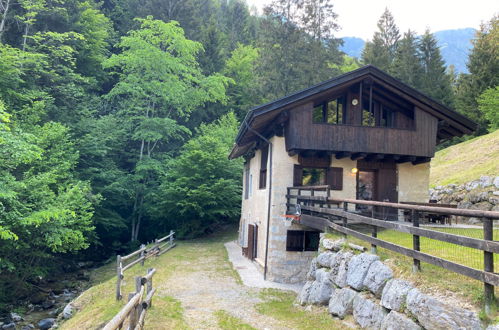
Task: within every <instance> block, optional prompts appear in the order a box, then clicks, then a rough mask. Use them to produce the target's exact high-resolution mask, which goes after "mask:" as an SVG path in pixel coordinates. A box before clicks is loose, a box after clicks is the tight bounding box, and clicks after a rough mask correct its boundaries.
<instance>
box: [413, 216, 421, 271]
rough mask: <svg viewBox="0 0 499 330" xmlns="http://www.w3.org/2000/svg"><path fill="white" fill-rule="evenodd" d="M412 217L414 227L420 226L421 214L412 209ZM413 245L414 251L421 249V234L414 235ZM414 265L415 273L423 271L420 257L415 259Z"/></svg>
mask: <svg viewBox="0 0 499 330" xmlns="http://www.w3.org/2000/svg"><path fill="white" fill-rule="evenodd" d="M411 218H412V226H413V227H419V214H418V212H416V211H414V210H412V211H411ZM412 245H413V249H414V251H419V250H420V248H421V246H420V242H419V236H418V235H412ZM413 262H414V263H413V265H412V271H413V272H414V273H416V272H419V271H421V262H420V261H419V260H418V259H414V261H413Z"/></svg>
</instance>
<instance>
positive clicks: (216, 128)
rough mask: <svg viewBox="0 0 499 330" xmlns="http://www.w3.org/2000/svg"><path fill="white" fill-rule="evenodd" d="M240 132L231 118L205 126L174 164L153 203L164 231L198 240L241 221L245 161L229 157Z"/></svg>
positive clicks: (230, 115) (234, 119) (157, 219)
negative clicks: (201, 236)
mask: <svg viewBox="0 0 499 330" xmlns="http://www.w3.org/2000/svg"><path fill="white" fill-rule="evenodd" d="M237 130H238V122H237V120H236V117H235V116H234V114H232V113H230V114H228V115H225V116H224V117H222V118H221V119H219V120H218V121H216V122H215V123H212V124H209V125H205V124H202V125H201V126H200V127H199V130H198V136H197V137H195V138H193V139H191V140H190V141H189V142H187V143H186V144H185V146H184V147H183V148H182V151H181V153H180V155H179V157H177V158H176V159H174V160H172V161H171V163H170V164H169V168H170V170H169V171H168V172H167V173H166V176H165V179H164V180H163V183H162V184H161V187H160V190H159V193H158V196H157V199H156V200H155V203H154V204H155V205H156V208H155V211H154V214H155V218H156V221H157V222H158V225H159V226H160V228H161V229H162V231H163V232H167V231H168V230H169V229H171V228H175V230H176V231H177V233H178V235H179V236H180V237H197V236H200V235H203V234H207V233H210V232H213V231H215V230H216V229H217V228H218V227H219V226H220V225H222V224H226V223H230V222H236V221H237V220H238V219H239V214H240V210H241V178H240V177H241V171H242V161H241V159H237V160H229V159H228V158H227V155H228V154H229V152H230V149H231V148H232V144H233V141H234V138H235V136H236V134H237Z"/></svg>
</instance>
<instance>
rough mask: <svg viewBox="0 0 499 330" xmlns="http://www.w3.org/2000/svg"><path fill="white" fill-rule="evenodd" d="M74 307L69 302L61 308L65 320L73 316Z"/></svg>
mask: <svg viewBox="0 0 499 330" xmlns="http://www.w3.org/2000/svg"><path fill="white" fill-rule="evenodd" d="M73 313H74V307H73V305H72V304H71V303H69V304H67V305H66V307H64V309H63V310H62V318H64V319H65V320H67V319H70V318H71V316H73Z"/></svg>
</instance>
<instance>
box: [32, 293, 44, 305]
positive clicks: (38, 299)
mask: <svg viewBox="0 0 499 330" xmlns="http://www.w3.org/2000/svg"><path fill="white" fill-rule="evenodd" d="M45 299H47V296H46V295H45V294H43V293H41V292H36V293H34V294H32V295H31V297H30V298H29V302H30V303H32V304H34V305H39V304H41V303H43V302H44V301H45Z"/></svg>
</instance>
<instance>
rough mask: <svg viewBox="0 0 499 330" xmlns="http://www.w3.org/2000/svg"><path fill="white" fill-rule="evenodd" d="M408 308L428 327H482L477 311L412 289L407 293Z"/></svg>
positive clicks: (477, 329) (477, 328)
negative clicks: (450, 304)
mask: <svg viewBox="0 0 499 330" xmlns="http://www.w3.org/2000/svg"><path fill="white" fill-rule="evenodd" d="M407 309H408V310H409V312H411V313H412V315H414V316H415V317H416V318H417V319H418V321H419V323H420V324H421V325H422V326H423V327H424V328H426V329H435V330H437V329H442V330H443V329H447V330H450V329H456V330H457V329H470V330H471V329H473V330H474V329H476V330H479V329H481V328H482V327H481V324H480V320H479V319H478V317H477V315H476V313H474V312H471V311H469V310H466V309H462V308H457V307H453V306H449V305H447V304H444V303H442V302H440V301H438V300H437V299H435V298H433V297H431V296H428V295H426V294H423V293H422V292H421V291H419V290H418V289H412V290H410V291H409V293H408V294H407Z"/></svg>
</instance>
